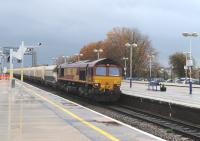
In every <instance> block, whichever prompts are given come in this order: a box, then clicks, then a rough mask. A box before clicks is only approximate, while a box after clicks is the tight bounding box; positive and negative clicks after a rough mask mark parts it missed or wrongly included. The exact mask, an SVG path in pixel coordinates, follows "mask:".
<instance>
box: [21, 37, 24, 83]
mask: <svg viewBox="0 0 200 141" xmlns="http://www.w3.org/2000/svg"><path fill="white" fill-rule="evenodd" d="M21 46H22V48H24V41H22V44H21ZM23 67H24V54H22V60H21V81H22V82H23V80H24V70H23Z"/></svg>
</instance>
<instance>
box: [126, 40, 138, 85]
mask: <svg viewBox="0 0 200 141" xmlns="http://www.w3.org/2000/svg"><path fill="white" fill-rule="evenodd" d="M125 46H126V47H130V88H131V87H132V70H133V64H132V62H133V48H136V47H137V44H136V43H133V44H130V43H126V44H125Z"/></svg>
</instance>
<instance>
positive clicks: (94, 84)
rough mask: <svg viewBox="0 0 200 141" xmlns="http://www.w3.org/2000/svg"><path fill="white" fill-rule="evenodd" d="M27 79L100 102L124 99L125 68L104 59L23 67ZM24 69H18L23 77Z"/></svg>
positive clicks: (16, 73) (15, 74)
mask: <svg viewBox="0 0 200 141" xmlns="http://www.w3.org/2000/svg"><path fill="white" fill-rule="evenodd" d="M23 72H24V80H29V81H34V82H37V83H41V84H44V85H49V86H52V87H55V88H59V89H62V90H64V91H66V92H67V93H73V94H78V95H80V96H82V97H87V98H89V99H92V100H94V101H99V102H114V101H117V100H118V99H119V97H120V93H121V92H120V85H121V80H122V69H121V67H120V65H119V64H118V63H116V62H115V61H113V60H111V59H108V58H103V59H98V60H95V61H88V60H85V61H78V62H75V63H64V64H61V65H52V66H39V67H29V68H23ZM20 75H21V69H20V68H16V69H14V76H15V77H20Z"/></svg>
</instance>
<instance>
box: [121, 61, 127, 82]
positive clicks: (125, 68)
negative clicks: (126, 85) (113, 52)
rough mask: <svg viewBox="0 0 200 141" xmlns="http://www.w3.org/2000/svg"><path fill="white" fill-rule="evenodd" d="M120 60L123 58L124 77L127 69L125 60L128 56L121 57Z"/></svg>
mask: <svg viewBox="0 0 200 141" xmlns="http://www.w3.org/2000/svg"><path fill="white" fill-rule="evenodd" d="M122 60H124V77H125V78H126V71H127V67H126V61H127V60H128V57H123V58H122Z"/></svg>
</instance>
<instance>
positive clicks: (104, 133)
mask: <svg viewBox="0 0 200 141" xmlns="http://www.w3.org/2000/svg"><path fill="white" fill-rule="evenodd" d="M25 88H26V89H28V90H29V91H31V92H32V93H33V94H34V95H36V96H38V97H40V98H41V99H43V100H45V101H47V102H48V103H50V104H52V105H53V106H55V107H57V108H58V109H60V110H62V111H63V112H65V113H67V114H68V115H70V116H72V117H73V118H75V119H77V120H79V121H80V122H82V123H83V124H85V125H87V126H88V127H90V128H92V129H94V130H96V131H97V132H99V133H100V134H102V135H104V136H106V137H107V138H108V139H110V140H112V141H120V139H118V138H116V137H114V136H113V135H111V134H110V133H108V132H106V131H104V130H102V129H100V128H98V127H97V126H95V125H93V124H91V123H89V122H87V121H85V120H84V119H83V118H81V117H79V116H78V115H76V114H74V113H72V112H71V111H69V110H67V109H65V108H64V107H62V106H61V105H58V104H57V103H55V102H53V101H51V100H49V99H47V98H46V97H44V96H41V95H39V94H37V93H36V92H35V91H33V90H31V89H30V88H27V87H25Z"/></svg>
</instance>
